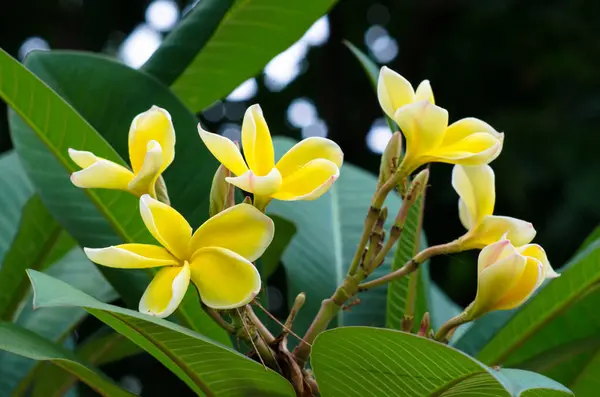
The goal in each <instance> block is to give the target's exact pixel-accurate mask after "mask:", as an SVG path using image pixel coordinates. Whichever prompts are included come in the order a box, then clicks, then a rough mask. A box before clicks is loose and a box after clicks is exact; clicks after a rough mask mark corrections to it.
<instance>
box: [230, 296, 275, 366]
mask: <svg viewBox="0 0 600 397" xmlns="http://www.w3.org/2000/svg"><path fill="white" fill-rule="evenodd" d="M235 310H236V311H237V314H238V316H239V317H240V320H241V321H242V325H243V326H244V330H246V334H247V335H248V341H249V342H250V343H251V344H252V347H254V351H255V352H256V355H257V356H258V359H259V360H260V362H261V363H262V365H263V367H264V368H265V371H266V370H267V365H266V364H265V361H264V360H263V358H262V356H261V354H260V352H259V351H258V347H257V346H256V344H255V343H254V337H253V336H252V334H251V333H250V328H248V325H247V324H246V321H245V320H244V316H242V314H241V313H240V309H237V308H236V309H235Z"/></svg>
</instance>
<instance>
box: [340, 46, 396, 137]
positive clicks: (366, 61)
mask: <svg viewBox="0 0 600 397" xmlns="http://www.w3.org/2000/svg"><path fill="white" fill-rule="evenodd" d="M344 44H345V45H346V47H348V49H349V50H350V51H352V54H354V56H355V57H356V59H357V60H358V62H360V65H361V66H362V68H363V70H364V71H365V73H366V74H367V77H368V78H369V82H370V83H371V85H372V86H373V89H374V90H375V93H376V94H377V81H378V79H379V70H380V68H379V66H377V64H376V63H375V62H374V61H373V60H372V59H371V58H369V57H368V56H367V55H366V54H365V53H364V52H362V51H361V50H359V49H358V47H356V46H355V45H354V44H352V43H350V42H349V41H344ZM384 117H385V120H386V121H387V123H388V126H389V127H390V130H391V131H392V132H394V131H398V127H396V123H395V122H394V120H392V119H390V118H389V117H388V116H387V115H385V114H384Z"/></svg>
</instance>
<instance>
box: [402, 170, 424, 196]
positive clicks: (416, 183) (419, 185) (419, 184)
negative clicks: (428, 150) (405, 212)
mask: <svg viewBox="0 0 600 397" xmlns="http://www.w3.org/2000/svg"><path fill="white" fill-rule="evenodd" d="M428 182H429V168H425V169H424V170H422V171H421V172H419V173H418V174H417V176H415V177H414V179H413V181H412V182H411V184H410V188H409V189H408V193H407V194H406V200H408V201H413V202H414V201H416V200H417V198H418V197H419V196H420V195H421V194H423V192H424V191H425V189H426V188H427V183H428Z"/></svg>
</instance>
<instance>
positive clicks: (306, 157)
mask: <svg viewBox="0 0 600 397" xmlns="http://www.w3.org/2000/svg"><path fill="white" fill-rule="evenodd" d="M315 159H325V160H329V161H331V162H332V163H334V164H335V165H337V167H338V168H342V163H343V162H344V153H343V152H342V149H340V147H339V146H338V144H337V143H335V142H333V141H332V140H330V139H327V138H321V137H310V138H306V139H304V140H302V141H300V142H298V143H297V144H295V145H294V146H293V147H292V148H291V149H290V150H288V152H287V153H286V154H284V155H283V157H281V159H279V161H278V162H277V164H276V165H275V167H276V168H277V169H278V170H279V172H280V173H281V176H282V177H283V178H286V177H287V176H288V175H290V174H292V173H294V172H295V171H297V170H298V169H300V168H302V167H304V166H305V165H306V164H307V163H308V162H309V161H312V160H315Z"/></svg>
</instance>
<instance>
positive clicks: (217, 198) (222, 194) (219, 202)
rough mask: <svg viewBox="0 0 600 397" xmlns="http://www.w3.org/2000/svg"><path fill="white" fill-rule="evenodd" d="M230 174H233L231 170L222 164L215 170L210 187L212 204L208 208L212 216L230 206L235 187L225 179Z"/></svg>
mask: <svg viewBox="0 0 600 397" xmlns="http://www.w3.org/2000/svg"><path fill="white" fill-rule="evenodd" d="M229 176H231V171H229V170H228V169H227V168H225V166H224V165H222V164H221V165H220V166H219V168H217V171H216V172H215V176H214V177H213V180H212V186H211V188H210V206H209V210H208V212H209V215H210V216H211V217H213V216H215V215H216V214H218V213H219V212H221V211H223V210H224V209H225V208H228V207H230V205H229V204H230V203H229V201H230V199H229V198H230V197H232V195H233V193H234V190H235V187H234V186H233V185H231V184H229V183H227V181H225V178H227V177H229Z"/></svg>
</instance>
